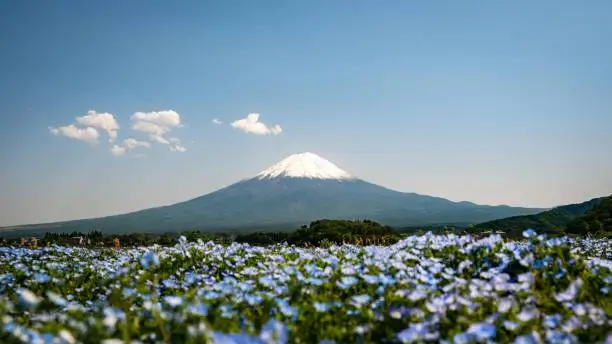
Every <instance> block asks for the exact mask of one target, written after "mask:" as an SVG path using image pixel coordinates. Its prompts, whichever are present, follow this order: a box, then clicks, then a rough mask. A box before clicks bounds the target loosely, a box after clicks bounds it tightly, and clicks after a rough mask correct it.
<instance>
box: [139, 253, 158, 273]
mask: <svg viewBox="0 0 612 344" xmlns="http://www.w3.org/2000/svg"><path fill="white" fill-rule="evenodd" d="M159 263H160V262H159V257H158V256H157V255H156V254H155V253H154V252H151V251H149V252H146V253H145V254H143V255H142V257H141V258H140V264H141V265H142V266H143V267H144V268H145V269H148V268H149V267H151V266H158V265H159Z"/></svg>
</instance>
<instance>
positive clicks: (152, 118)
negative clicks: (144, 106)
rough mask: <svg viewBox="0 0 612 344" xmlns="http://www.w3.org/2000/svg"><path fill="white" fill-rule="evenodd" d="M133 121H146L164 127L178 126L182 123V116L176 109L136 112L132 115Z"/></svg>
mask: <svg viewBox="0 0 612 344" xmlns="http://www.w3.org/2000/svg"><path fill="white" fill-rule="evenodd" d="M132 121H145V122H150V123H155V124H158V125H160V126H163V127H178V126H180V125H181V116H180V115H179V114H178V113H177V112H176V111H174V110H164V111H153V112H136V113H134V114H133V115H132Z"/></svg>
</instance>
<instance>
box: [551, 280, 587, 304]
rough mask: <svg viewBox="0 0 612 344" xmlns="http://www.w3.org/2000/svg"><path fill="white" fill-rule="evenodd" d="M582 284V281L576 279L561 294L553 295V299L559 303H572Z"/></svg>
mask: <svg viewBox="0 0 612 344" xmlns="http://www.w3.org/2000/svg"><path fill="white" fill-rule="evenodd" d="M582 285H583V282H582V279H580V278H578V279H576V280H575V281H573V282H572V283H570V285H569V286H568V287H567V289H566V290H565V291H563V292H561V293H558V294H556V295H555V299H556V300H557V301H559V302H566V301H572V300H574V299H575V298H576V297H577V296H578V293H579V292H580V288H582Z"/></svg>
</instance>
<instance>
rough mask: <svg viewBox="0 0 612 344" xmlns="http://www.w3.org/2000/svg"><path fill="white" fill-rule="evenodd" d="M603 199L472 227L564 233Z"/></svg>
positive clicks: (514, 232) (513, 232)
mask: <svg viewBox="0 0 612 344" xmlns="http://www.w3.org/2000/svg"><path fill="white" fill-rule="evenodd" d="M602 199H603V198H602V197H598V198H593V199H591V200H588V201H586V202H582V203H576V204H568V205H563V206H559V207H555V208H553V209H551V210H547V211H544V212H541V213H538V214H533V215H523V216H512V217H508V218H503V219H498V220H493V221H488V222H484V223H480V224H478V225H475V226H473V227H472V229H473V230H495V231H503V232H505V233H508V234H513V235H520V233H522V231H523V230H525V229H526V228H532V229H534V230H536V231H537V232H540V233H563V232H565V230H566V228H567V226H568V224H569V223H570V222H572V221H573V220H575V219H577V218H579V217H580V216H582V215H584V214H586V213H587V212H588V211H589V210H591V209H593V208H594V207H595V206H597V204H599V203H600V202H601V201H602Z"/></svg>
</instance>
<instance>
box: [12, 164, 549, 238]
mask: <svg viewBox="0 0 612 344" xmlns="http://www.w3.org/2000/svg"><path fill="white" fill-rule="evenodd" d="M542 210H543V209H530V208H513V207H509V206H486V205H477V204H474V203H470V202H452V201H449V200H447V199H444V198H439V197H432V196H425V195H419V194H416V193H404V192H399V191H395V190H390V189H387V188H385V187H382V186H379V185H375V184H372V183H369V182H367V181H364V180H361V179H358V178H355V177H353V176H351V175H350V174H349V173H348V172H346V171H344V170H342V169H340V168H339V167H338V166H336V165H334V164H333V163H331V162H329V161H328V160H325V159H323V158H321V157H320V156H318V155H316V154H313V153H302V154H294V155H291V156H289V157H286V158H285V159H283V160H281V161H280V162H278V163H276V164H274V165H272V166H270V167H269V168H267V169H265V170H263V171H262V172H260V173H258V174H257V175H256V176H255V177H253V178H250V179H246V180H242V181H239V182H237V183H235V184H232V185H230V186H228V187H225V188H222V189H220V190H217V191H215V192H212V193H210V194H207V195H204V196H200V197H197V198H194V199H191V200H188V201H185V202H181V203H177V204H173V205H169V206H163V207H157V208H150V209H145V210H141V211H136V212H132V213H128V214H122V215H116V216H109V217H102V218H96V219H86V220H77V221H67V222H59V223H51V224H41V225H29V226H19V227H17V228H15V227H14V228H13V229H12V230H14V231H20V234H24V233H25V232H23V231H34V232H38V233H40V232H46V231H53V232H67V231H68V232H72V231H90V230H94V229H95V230H100V231H103V232H107V233H109V232H136V231H141V232H142V231H146V232H160V231H177V230H190V229H199V230H208V231H222V230H223V231H226V230H238V229H244V228H251V229H262V228H265V229H270V228H284V229H286V230H289V229H294V228H296V227H295V226H299V225H303V224H307V223H310V222H311V221H314V220H317V219H323V218H327V219H363V218H367V219H371V220H375V221H379V222H382V223H384V224H386V225H392V226H420V225H427V224H432V223H435V224H440V223H449V224H452V223H463V224H470V223H478V222H483V221H488V220H493V219H498V218H503V217H508V216H515V215H528V214H535V213H537V212H540V211H542ZM5 233H6V232H5ZM3 234H4V233H0V235H3Z"/></svg>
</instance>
